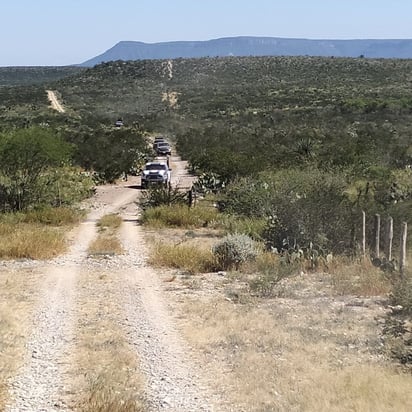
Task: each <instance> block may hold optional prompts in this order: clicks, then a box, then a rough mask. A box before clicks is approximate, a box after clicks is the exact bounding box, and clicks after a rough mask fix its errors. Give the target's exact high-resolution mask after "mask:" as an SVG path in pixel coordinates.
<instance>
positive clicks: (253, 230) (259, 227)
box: [217, 213, 267, 240]
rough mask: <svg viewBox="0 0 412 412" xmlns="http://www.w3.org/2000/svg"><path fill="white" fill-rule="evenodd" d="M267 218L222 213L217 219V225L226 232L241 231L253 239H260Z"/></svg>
mask: <svg viewBox="0 0 412 412" xmlns="http://www.w3.org/2000/svg"><path fill="white" fill-rule="evenodd" d="M266 223H267V219H264V218H257V217H247V216H235V215H229V214H226V213H222V214H221V215H220V216H219V219H218V223H217V224H218V226H219V227H222V228H223V230H224V231H225V232H226V233H242V234H244V235H247V236H249V237H251V238H252V239H254V240H262V235H263V231H264V229H265V227H266Z"/></svg>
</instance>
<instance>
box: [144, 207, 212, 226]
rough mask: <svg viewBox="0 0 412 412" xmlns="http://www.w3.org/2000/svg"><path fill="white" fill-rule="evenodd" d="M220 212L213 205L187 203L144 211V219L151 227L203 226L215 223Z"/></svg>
mask: <svg viewBox="0 0 412 412" xmlns="http://www.w3.org/2000/svg"><path fill="white" fill-rule="evenodd" d="M217 218H218V212H217V210H216V209H214V208H212V207H202V206H196V207H192V208H188V207H187V206H186V205H180V204H178V205H172V206H158V207H153V208H149V209H147V210H145V211H144V213H143V216H142V221H143V223H144V224H145V225H147V226H149V227H155V228H162V227H183V228H187V229H190V228H201V227H206V226H208V225H211V224H213V222H215V221H216V219H217Z"/></svg>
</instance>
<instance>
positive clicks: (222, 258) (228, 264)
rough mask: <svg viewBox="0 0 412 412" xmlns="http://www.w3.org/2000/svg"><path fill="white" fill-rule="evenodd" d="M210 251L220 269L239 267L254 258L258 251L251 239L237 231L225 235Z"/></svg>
mask: <svg viewBox="0 0 412 412" xmlns="http://www.w3.org/2000/svg"><path fill="white" fill-rule="evenodd" d="M212 251H213V254H214V256H215V257H216V261H217V263H218V265H219V266H220V268H221V269H231V268H235V269H239V267H240V265H241V264H242V263H246V262H248V261H253V260H255V259H256V256H257V255H258V252H259V250H258V246H257V244H256V242H255V241H254V240H253V239H251V238H250V237H249V236H247V235H243V234H239V233H234V234H231V235H227V236H225V237H224V238H223V239H222V240H221V241H220V242H218V243H217V244H216V245H214V246H213V249H212Z"/></svg>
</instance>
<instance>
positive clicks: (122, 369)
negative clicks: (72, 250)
mask: <svg viewBox="0 0 412 412" xmlns="http://www.w3.org/2000/svg"><path fill="white" fill-rule="evenodd" d="M82 282H83V284H82V286H83V287H82V293H83V294H84V297H83V299H82V301H83V302H85V303H84V304H83V306H82V307H81V313H80V316H79V320H78V322H79V324H78V327H77V328H76V331H77V336H76V340H77V342H78V343H77V346H76V348H77V352H76V353H75V354H74V359H73V361H74V365H73V375H74V376H75V377H76V384H75V386H77V390H76V392H75V394H74V396H75V399H73V401H72V402H71V403H72V404H73V409H74V410H78V411H82V412H96V411H98V412H144V411H146V410H147V408H146V406H145V401H144V400H143V399H142V397H141V393H142V392H143V383H142V379H141V377H140V375H139V372H138V363H137V359H136V358H135V355H134V349H133V348H132V347H130V345H129V343H128V342H127V340H126V339H125V336H124V332H123V330H122V329H121V326H120V322H121V317H119V316H121V315H119V314H120V313H121V311H120V309H119V307H118V306H116V302H115V299H113V300H110V299H107V298H105V297H107V296H109V295H110V296H113V294H114V293H115V292H114V290H113V288H114V285H115V283H114V281H113V275H112V274H109V273H87V274H83V277H82Z"/></svg>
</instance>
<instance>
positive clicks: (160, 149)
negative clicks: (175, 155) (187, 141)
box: [156, 142, 172, 156]
mask: <svg viewBox="0 0 412 412" xmlns="http://www.w3.org/2000/svg"><path fill="white" fill-rule="evenodd" d="M156 153H157V155H158V156H167V155H169V156H170V155H171V154H172V148H171V147H170V144H169V143H168V142H159V143H158V144H157V146H156Z"/></svg>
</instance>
